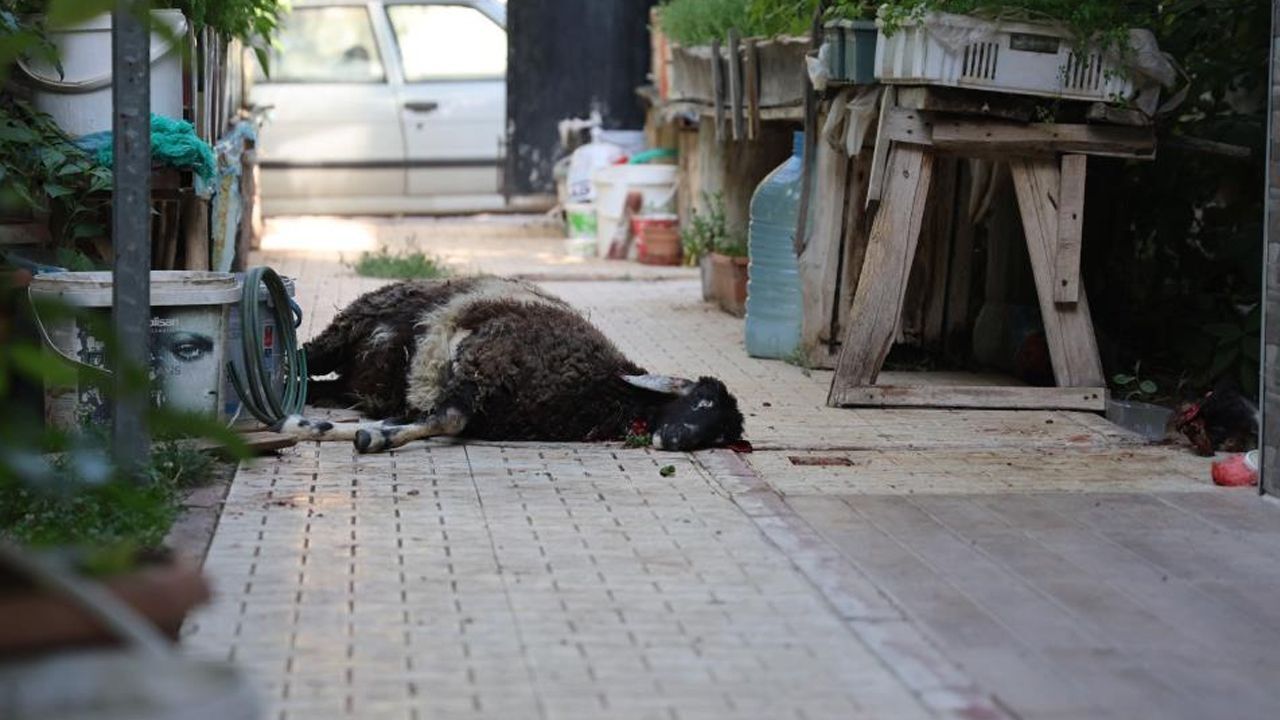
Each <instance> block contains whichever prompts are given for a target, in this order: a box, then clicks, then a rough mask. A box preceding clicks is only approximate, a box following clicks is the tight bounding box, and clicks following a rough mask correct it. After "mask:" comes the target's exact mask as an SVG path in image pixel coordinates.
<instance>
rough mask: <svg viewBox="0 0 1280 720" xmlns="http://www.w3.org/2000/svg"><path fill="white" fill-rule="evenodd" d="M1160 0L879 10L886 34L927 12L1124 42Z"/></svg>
mask: <svg viewBox="0 0 1280 720" xmlns="http://www.w3.org/2000/svg"><path fill="white" fill-rule="evenodd" d="M1159 7H1160V3H1158V2H1154V1H1142V0H1137V1H1135V0H886V2H884V3H883V4H882V5H881V6H880V10H879V18H880V20H881V21H882V23H883V27H884V32H885V34H886V35H892V34H894V33H896V32H898V31H899V30H901V29H902V28H903V27H904V26H906V25H911V24H914V23H916V22H919V21H920V19H921V18H923V17H924V16H925V14H927V13H930V12H945V13H954V14H957V15H974V16H977V17H983V18H989V19H996V20H1011V21H1016V20H1021V21H1029V22H1051V23H1056V24H1061V25H1064V26H1066V27H1067V29H1068V30H1070V31H1071V34H1072V35H1073V36H1074V37H1075V38H1076V41H1077V42H1078V43H1080V44H1087V43H1100V44H1102V45H1105V46H1109V47H1110V46H1119V47H1123V46H1124V45H1125V43H1126V40H1127V38H1128V32H1129V29H1130V28H1136V27H1151V26H1152V23H1153V22H1154V20H1155V14H1156V12H1157V11H1158V9H1159Z"/></svg>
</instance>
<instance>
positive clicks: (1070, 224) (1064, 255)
mask: <svg viewBox="0 0 1280 720" xmlns="http://www.w3.org/2000/svg"><path fill="white" fill-rule="evenodd" d="M1088 163H1089V157H1088V156H1087V155H1063V156H1062V171H1061V172H1062V188H1061V190H1059V192H1058V243H1057V250H1056V252H1055V254H1054V263H1053V278H1054V280H1053V300H1054V302H1060V303H1075V302H1078V301H1079V300H1080V247H1081V244H1082V242H1083V236H1084V186H1085V173H1086V172H1087V168H1088Z"/></svg>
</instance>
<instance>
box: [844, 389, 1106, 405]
mask: <svg viewBox="0 0 1280 720" xmlns="http://www.w3.org/2000/svg"><path fill="white" fill-rule="evenodd" d="M827 404H828V405H832V406H834V407H902V408H963V409H974V410H989V409H1004V410H1080V411H1087V412H1102V411H1103V410H1106V405H1107V389H1106V388H1105V387H1101V386H1099V387H1092V388H1041V387H1016V386H1013V387H1001V386H989V385H973V386H957V385H915V386H903V385H863V386H858V387H846V388H841V389H840V390H839V391H833V392H832V395H831V398H830V399H829V400H828V402H827Z"/></svg>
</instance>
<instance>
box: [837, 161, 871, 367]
mask: <svg viewBox="0 0 1280 720" xmlns="http://www.w3.org/2000/svg"><path fill="white" fill-rule="evenodd" d="M870 180H871V150H870V149H869V148H863V149H862V151H861V152H860V153H859V154H858V156H857V157H856V158H854V159H853V165H852V167H850V168H849V184H848V197H847V198H846V199H845V218H844V238H843V241H842V242H843V249H842V251H841V254H840V274H839V276H838V277H839V281H840V285H839V288H838V289H839V292H838V293H837V298H838V299H837V300H836V308H835V310H836V313H835V316H834V317H832V319H831V331H830V334H829V335H828V343H829V347H830V350H831V352H832V354H834V353H835V352H837V351H838V350H839V347H838V346H839V345H840V343H841V341H842V340H843V338H844V334H845V328H847V327H848V322H849V315H850V313H851V312H852V311H853V298H854V296H855V295H856V294H857V292H858V280H859V278H861V276H862V265H863V261H864V259H865V258H866V256H867V243H868V241H869V240H870V227H869V225H868V223H867V222H865V213H866V197H867V185H868V183H869V182H870ZM834 360H835V358H834V357H833V358H832V365H834Z"/></svg>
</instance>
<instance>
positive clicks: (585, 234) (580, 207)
mask: <svg viewBox="0 0 1280 720" xmlns="http://www.w3.org/2000/svg"><path fill="white" fill-rule="evenodd" d="M564 214H565V225H566V226H567V227H566V229H567V233H568V238H569V239H568V240H566V241H565V251H566V252H567V253H568V254H569V255H572V256H574V257H595V256H596V235H597V233H598V230H597V228H596V222H597V218H596V206H595V205H592V204H591V203H568V204H566V205H565V206H564Z"/></svg>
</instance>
